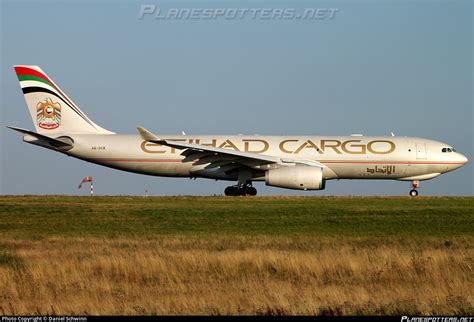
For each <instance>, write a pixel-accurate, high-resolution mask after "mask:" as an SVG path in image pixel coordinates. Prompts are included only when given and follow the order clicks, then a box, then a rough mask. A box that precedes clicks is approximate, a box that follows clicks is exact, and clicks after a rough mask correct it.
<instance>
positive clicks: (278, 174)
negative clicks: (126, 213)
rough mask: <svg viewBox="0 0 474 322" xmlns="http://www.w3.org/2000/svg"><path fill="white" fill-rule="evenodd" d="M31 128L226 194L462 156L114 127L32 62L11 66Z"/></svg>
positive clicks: (310, 139)
mask: <svg viewBox="0 0 474 322" xmlns="http://www.w3.org/2000/svg"><path fill="white" fill-rule="evenodd" d="M14 68H15V72H16V74H17V76H18V79H19V81H20V85H21V89H22V91H23V94H24V97H25V100H26V104H27V105H28V109H29V111H30V114H31V117H32V119H33V123H34V124H35V128H36V132H34V131H30V130H25V129H21V128H16V127H9V128H11V129H13V130H15V131H18V132H20V133H22V134H23V135H24V136H23V141H24V142H27V143H31V144H34V145H38V146H41V147H44V148H47V149H51V150H54V151H57V152H61V153H63V154H66V155H68V156H72V157H75V158H78V159H81V160H84V161H87V162H92V163H95V164H99V165H102V166H106V167H110V168H115V169H119V170H123V171H129V172H134V173H140V174H146V175H153V176H164V177H187V178H207V179H215V180H228V181H235V182H237V184H235V185H232V186H229V187H227V188H226V189H225V191H224V193H225V195H230V196H237V195H256V194H257V190H256V189H255V187H253V185H252V183H253V182H256V181H264V182H265V184H266V185H268V186H272V187H280V188H287V189H297V190H322V189H324V188H325V185H326V181H328V180H334V179H375V180H380V179H392V180H403V181H410V182H411V183H412V189H411V190H410V195H411V196H417V195H418V191H417V188H418V187H419V182H420V181H421V180H428V179H433V178H436V177H438V176H439V175H441V174H443V173H446V172H449V171H453V170H455V169H458V168H460V167H462V166H463V165H464V164H466V163H467V161H468V159H467V158H466V157H465V156H464V155H462V154H460V153H458V152H456V150H455V149H454V148H453V147H452V146H450V145H449V144H446V143H442V142H438V141H434V140H428V139H423V138H417V137H398V136H393V135H392V136H370V137H369V136H362V135H351V136H244V135H233V136H232V135H223V136H217V135H184V133H183V135H164V134H159V135H157V134H153V133H152V132H150V131H148V130H146V129H144V128H142V127H138V128H137V130H138V134H135V135H128V134H116V133H114V132H111V131H108V130H106V129H104V128H102V127H100V126H99V125H97V124H96V123H94V122H93V121H92V120H91V119H90V118H88V117H87V115H86V114H84V112H82V111H81V110H80V109H79V108H78V107H77V105H76V104H74V102H73V101H72V100H71V99H70V98H69V97H68V96H67V95H66V94H65V93H64V92H63V91H62V90H61V89H60V88H59V86H58V85H56V83H54V82H53V81H52V80H51V78H49V77H48V76H47V75H46V74H45V73H44V72H43V71H42V70H41V68H39V67H38V66H14Z"/></svg>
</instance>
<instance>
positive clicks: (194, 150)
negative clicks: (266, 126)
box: [137, 127, 323, 172]
mask: <svg viewBox="0 0 474 322" xmlns="http://www.w3.org/2000/svg"><path fill="white" fill-rule="evenodd" d="M137 130H138V133H139V134H140V136H141V138H142V139H143V140H145V141H149V142H153V143H157V144H161V145H165V146H169V147H172V148H175V149H178V150H184V151H183V152H181V155H183V156H184V159H183V160H182V162H193V165H196V166H197V165H203V164H207V166H206V167H205V169H211V168H219V169H220V170H221V171H223V172H227V171H231V170H235V169H237V168H240V167H242V166H244V167H250V168H254V167H257V166H262V165H266V164H284V163H302V164H306V165H312V166H321V167H322V166H323V165H322V164H320V163H319V162H316V161H309V160H295V159H287V158H279V157H275V156H271V155H265V154H258V153H252V152H243V151H235V150H231V149H223V148H218V147H212V146H205V145H202V144H192V143H183V142H175V141H171V140H165V139H161V138H159V137H158V136H156V135H155V134H153V133H151V132H150V131H148V130H146V129H144V128H142V127H138V128H137Z"/></svg>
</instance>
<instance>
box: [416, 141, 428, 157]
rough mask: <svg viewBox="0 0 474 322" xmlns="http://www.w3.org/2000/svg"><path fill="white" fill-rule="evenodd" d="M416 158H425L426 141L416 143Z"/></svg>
mask: <svg viewBox="0 0 474 322" xmlns="http://www.w3.org/2000/svg"><path fill="white" fill-rule="evenodd" d="M416 159H417V160H426V143H416Z"/></svg>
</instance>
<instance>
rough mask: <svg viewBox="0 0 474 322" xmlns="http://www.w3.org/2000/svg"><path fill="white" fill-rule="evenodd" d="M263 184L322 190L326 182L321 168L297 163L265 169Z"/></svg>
mask: <svg viewBox="0 0 474 322" xmlns="http://www.w3.org/2000/svg"><path fill="white" fill-rule="evenodd" d="M265 184H266V185H267V186H273V187H280V188H287V189H297V190H323V189H324V188H325V185H326V182H325V180H324V178H323V168H321V167H316V166H307V165H297V166H286V167H281V168H277V169H271V170H268V171H266V172H265Z"/></svg>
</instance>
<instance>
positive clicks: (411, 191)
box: [410, 189, 418, 197]
mask: <svg viewBox="0 0 474 322" xmlns="http://www.w3.org/2000/svg"><path fill="white" fill-rule="evenodd" d="M410 196H412V197H416V196H418V190H416V189H412V190H410Z"/></svg>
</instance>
